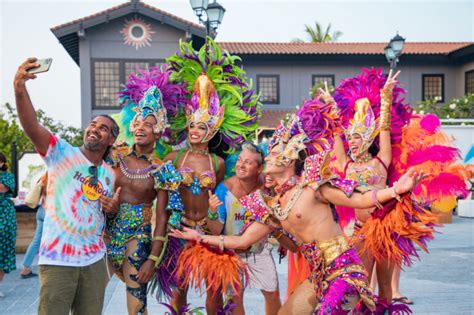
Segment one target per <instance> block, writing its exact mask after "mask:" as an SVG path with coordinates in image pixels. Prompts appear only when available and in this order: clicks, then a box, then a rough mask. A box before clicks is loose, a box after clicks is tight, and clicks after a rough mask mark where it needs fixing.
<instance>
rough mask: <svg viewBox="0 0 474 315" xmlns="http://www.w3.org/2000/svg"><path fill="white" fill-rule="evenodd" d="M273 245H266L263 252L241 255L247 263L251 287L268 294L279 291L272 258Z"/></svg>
mask: <svg viewBox="0 0 474 315" xmlns="http://www.w3.org/2000/svg"><path fill="white" fill-rule="evenodd" d="M272 249H273V245H271V244H269V243H266V244H265V246H264V248H263V250H262V252H260V253H258V254H255V253H246V254H239V256H240V258H241V259H242V260H243V261H244V262H246V263H247V265H248V273H249V286H250V287H251V288H256V289H260V290H263V291H267V292H275V291H277V290H278V275H277V271H276V266H275V260H274V259H273V256H272Z"/></svg>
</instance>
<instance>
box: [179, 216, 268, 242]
mask: <svg viewBox="0 0 474 315" xmlns="http://www.w3.org/2000/svg"><path fill="white" fill-rule="evenodd" d="M271 231H272V229H271V228H270V227H269V226H267V225H265V224H263V223H260V222H254V223H252V224H251V225H250V226H249V227H248V228H247V229H246V230H245V232H244V234H242V235H240V236H237V235H220V236H217V235H201V234H199V233H198V232H197V231H195V230H192V229H189V228H186V227H185V228H183V231H179V230H173V231H172V233H171V235H172V236H174V237H179V238H183V239H185V240H196V241H201V242H203V243H206V244H209V245H212V246H216V247H219V246H223V247H225V248H230V249H246V248H248V247H249V246H251V245H253V244H255V243H257V242H258V241H260V240H261V239H262V238H264V237H265V236H267V235H268V234H270V233H271Z"/></svg>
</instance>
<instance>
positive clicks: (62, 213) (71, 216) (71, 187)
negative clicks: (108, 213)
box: [38, 135, 114, 267]
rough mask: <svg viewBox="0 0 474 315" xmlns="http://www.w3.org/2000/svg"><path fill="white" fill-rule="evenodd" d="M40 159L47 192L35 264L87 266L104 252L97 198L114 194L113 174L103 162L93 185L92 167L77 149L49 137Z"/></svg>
mask: <svg viewBox="0 0 474 315" xmlns="http://www.w3.org/2000/svg"><path fill="white" fill-rule="evenodd" d="M43 159H44V161H45V163H46V165H47V166H48V189H47V196H46V200H45V205H44V208H45V218H44V225H43V235H42V237H41V246H40V251H39V263H38V264H39V265H57V266H74V267H81V266H88V265H91V264H93V263H95V262H97V261H99V260H100V259H102V258H103V257H104V254H105V244H104V241H103V232H104V225H105V217H104V213H103V212H102V209H101V207H100V205H99V197H100V195H104V196H107V197H110V196H111V195H112V190H113V182H114V173H113V170H112V168H111V167H110V166H109V165H107V164H106V163H103V164H102V165H100V166H98V167H97V179H98V181H97V184H96V185H92V184H91V183H90V179H91V177H92V175H93V174H91V172H90V169H89V168H90V167H91V166H93V164H92V163H91V162H90V161H89V160H88V159H87V158H86V157H85V156H84V155H83V154H82V152H81V150H80V149H79V148H78V147H73V146H72V145H70V144H69V143H67V142H66V141H64V140H62V139H59V138H56V137H55V136H53V135H51V137H50V142H49V147H48V150H47V152H46V155H45V156H43ZM92 172H94V171H92Z"/></svg>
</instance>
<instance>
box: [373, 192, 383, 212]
mask: <svg viewBox="0 0 474 315" xmlns="http://www.w3.org/2000/svg"><path fill="white" fill-rule="evenodd" d="M377 193H378V189H375V190H372V202H373V203H374V206H375V207H377V208H378V209H382V208H383V206H382V204H381V203H380V202H379V200H378V199H377Z"/></svg>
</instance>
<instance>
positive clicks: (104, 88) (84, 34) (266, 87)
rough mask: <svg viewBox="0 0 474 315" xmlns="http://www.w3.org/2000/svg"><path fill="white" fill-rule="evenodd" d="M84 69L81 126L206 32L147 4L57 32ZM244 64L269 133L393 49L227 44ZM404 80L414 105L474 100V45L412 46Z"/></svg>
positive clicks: (113, 107)
mask: <svg viewBox="0 0 474 315" xmlns="http://www.w3.org/2000/svg"><path fill="white" fill-rule="evenodd" d="M51 30H52V32H53V33H54V35H55V36H56V37H57V38H58V39H59V41H60V43H61V44H62V45H63V46H64V48H65V49H66V51H67V52H68V54H69V55H70V56H71V58H73V60H74V61H75V62H76V64H77V65H78V66H79V67H80V68H81V104H82V111H81V113H82V118H81V121H82V126H85V125H87V123H88V122H89V121H90V119H91V118H92V117H94V116H96V115H98V114H104V113H105V114H111V113H114V112H116V111H118V110H119V109H120V104H119V103H118V99H117V97H116V95H117V94H116V93H117V92H118V91H119V88H120V85H121V84H122V83H124V82H125V80H126V78H127V77H128V75H129V74H130V73H133V72H135V69H136V67H141V68H144V67H147V66H150V65H159V64H161V63H163V62H164V60H165V58H167V57H168V56H170V55H172V54H173V53H174V52H175V51H176V50H177V49H178V43H179V40H180V39H186V40H192V41H193V45H194V46H195V47H196V48H198V47H200V46H201V45H203V43H204V37H205V29H204V28H203V27H202V26H200V25H197V24H195V23H192V22H189V21H186V20H184V19H182V18H180V17H178V16H175V15H173V14H170V13H167V12H164V11H162V10H160V9H158V8H155V7H153V6H150V5H148V4H146V3H143V2H139V1H138V0H132V1H131V2H127V3H123V4H121V5H118V6H115V7H112V8H110V9H108V10H105V11H102V12H98V13H96V14H93V15H91V16H87V17H84V18H80V19H77V20H74V21H71V22H69V23H66V24H62V25H59V26H56V27H53V28H52V29H51ZM219 45H220V46H221V48H223V49H224V50H227V51H229V53H231V54H237V55H239V56H240V57H242V62H243V67H244V69H245V70H246V71H247V74H248V76H249V77H250V78H252V79H253V82H254V87H255V88H256V89H257V90H258V91H259V92H261V93H262V101H263V104H264V106H263V109H264V111H263V112H264V114H263V118H262V125H266V126H274V125H275V124H276V122H277V121H278V120H279V119H280V118H282V117H283V116H284V115H285V114H286V113H287V112H289V111H291V110H292V109H294V107H295V105H298V104H300V103H301V102H302V101H303V100H304V99H307V98H308V96H309V91H310V89H311V87H312V85H313V84H314V83H317V82H319V81H324V80H326V81H329V82H330V83H331V84H333V85H337V84H338V83H339V82H340V81H341V80H342V79H344V78H346V77H351V76H354V75H356V74H358V73H360V70H361V69H362V68H364V67H370V66H374V67H384V68H388V63H387V61H386V60H385V55H384V47H385V45H386V43H264V42H258V43H255V42H254V43H243V42H221V43H219ZM399 69H401V70H402V73H401V75H400V77H399V80H400V81H401V82H402V83H403V85H404V86H405V88H406V89H407V90H408V101H409V102H410V103H412V104H414V103H416V102H417V101H419V100H424V99H430V98H433V97H439V98H440V99H441V102H447V101H449V100H450V99H452V98H454V97H460V96H462V95H464V94H465V93H474V42H454V43H453V42H450V43H443V42H436V43H406V44H405V48H404V53H403V55H402V56H401V62H400V64H399Z"/></svg>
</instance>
